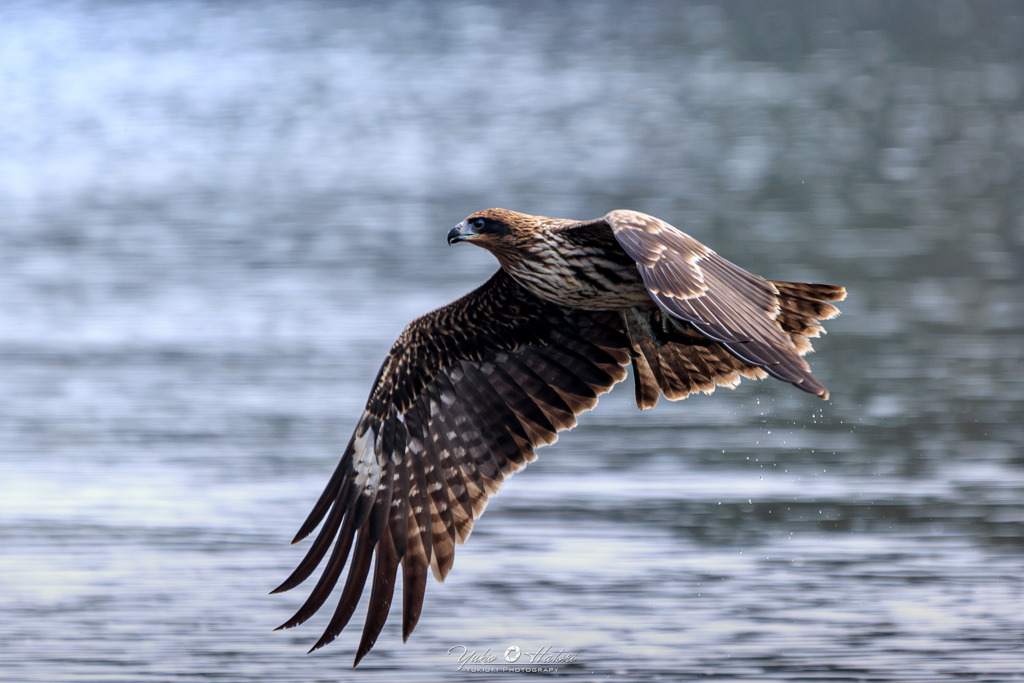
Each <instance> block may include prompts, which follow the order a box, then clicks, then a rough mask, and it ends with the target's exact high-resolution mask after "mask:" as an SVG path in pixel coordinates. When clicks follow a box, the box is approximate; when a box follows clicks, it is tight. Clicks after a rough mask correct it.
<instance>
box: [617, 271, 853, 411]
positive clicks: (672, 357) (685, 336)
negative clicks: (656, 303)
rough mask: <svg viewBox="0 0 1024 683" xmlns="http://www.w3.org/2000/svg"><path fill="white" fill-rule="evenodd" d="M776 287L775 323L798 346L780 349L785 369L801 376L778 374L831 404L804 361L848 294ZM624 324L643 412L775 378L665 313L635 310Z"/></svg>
mask: <svg viewBox="0 0 1024 683" xmlns="http://www.w3.org/2000/svg"><path fill="white" fill-rule="evenodd" d="M772 284H773V285H774V286H775V288H776V290H778V299H777V300H778V305H779V308H778V313H777V315H776V317H775V320H776V321H777V322H778V323H779V325H780V326H781V327H782V330H783V332H785V333H786V336H787V337H788V338H789V340H790V342H791V343H792V346H791V347H790V348H789V349H785V348H782V347H781V346H780V347H777V351H778V353H779V354H781V355H780V357H781V358H783V359H786V358H789V359H791V361H784V364H785V363H789V364H788V365H786V367H789V368H791V369H794V368H795V375H794V377H792V378H791V377H789V376H783V375H779V374H778V373H777V372H773V373H772V374H773V375H774V376H776V377H781V378H782V379H784V380H786V381H789V382H790V383H792V384H794V385H795V386H797V387H798V388H800V389H803V390H804V391H808V392H810V393H812V394H816V395H817V396H820V397H821V398H828V389H826V388H825V387H824V386H822V385H821V384H820V383H819V382H818V381H817V380H816V379H814V376H813V375H811V373H810V369H809V368H808V367H807V363H806V362H805V361H803V360H802V359H801V358H800V356H803V355H805V354H807V353H809V352H810V351H812V350H813V349H812V348H811V341H810V340H811V339H813V338H815V337H818V336H820V335H821V334H823V333H824V332H825V330H824V329H823V328H822V327H821V324H820V321H822V320H829V319H830V318H834V317H836V316H837V315H839V309H838V308H836V307H835V306H833V305H832V304H831V303H829V302H831V301H842V300H843V299H845V298H846V289H845V288H843V287H839V286H836V285H825V284H810V283H803V282H772ZM766 313H767V311H766ZM624 319H625V321H626V325H627V329H628V331H629V338H630V342H631V345H632V352H631V356H632V363H633V377H634V382H635V383H636V402H637V407H638V408H640V409H641V410H646V409H648V408H653V407H654V406H655V405H656V404H657V402H658V398H659V396H660V395H664V396H665V398H667V399H669V400H670V401H678V400H680V399H683V398H686V397H687V396H689V395H690V394H692V393H695V392H698V391H699V392H703V393H706V394H710V393H711V392H713V391H714V390H715V387H717V386H724V387H729V388H732V387H734V386H736V385H737V384H738V383H739V381H740V378H741V377H748V378H750V379H763V378H764V377H767V376H768V374H769V373H768V372H766V370H765V369H764V368H763V367H759V366H758V365H755V364H753V363H748V362H745V361H744V360H742V359H741V358H740V357H739V355H740V354H737V353H735V352H730V350H729V349H728V348H726V345H723V344H721V343H718V342H714V341H711V340H709V339H707V338H706V337H704V336H702V335H700V334H699V333H697V332H696V331H695V330H693V329H690V328H688V327H686V326H682V325H680V324H679V323H678V321H676V322H674V323H673V322H670V321H672V320H674V318H672V317H670V316H669V314H668V313H666V312H664V311H661V310H659V309H655V308H652V309H650V310H647V311H636V310H634V311H633V312H631V313H626V314H624ZM794 352H795V353H794ZM773 367H775V366H773ZM769 370H771V368H769Z"/></svg>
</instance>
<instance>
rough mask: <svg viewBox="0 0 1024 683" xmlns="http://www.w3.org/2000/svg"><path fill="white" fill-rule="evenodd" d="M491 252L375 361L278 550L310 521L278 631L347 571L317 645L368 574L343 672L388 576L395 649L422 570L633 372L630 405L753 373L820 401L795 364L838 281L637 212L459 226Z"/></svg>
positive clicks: (441, 559) (413, 613) (367, 634)
mask: <svg viewBox="0 0 1024 683" xmlns="http://www.w3.org/2000/svg"><path fill="white" fill-rule="evenodd" d="M457 242H469V243H471V244H475V245H477V246H480V247H483V248H484V249H487V250H488V251H490V252H491V253H492V254H494V256H495V257H496V258H497V259H498V262H499V264H500V266H501V268H500V269H499V270H498V271H497V272H496V273H494V275H492V276H491V278H490V279H489V280H487V282H485V283H484V284H483V285H481V286H480V287H478V288H477V289H475V290H473V291H472V292H470V293H469V294H466V295H465V296H463V297H461V298H459V299H457V300H455V301H453V302H452V303H450V304H448V305H447V306H442V307H441V308H439V309H437V310H435V311H432V312H430V313H427V314H426V315H424V316H421V317H419V318H417V319H415V320H413V321H412V322H411V323H409V324H408V325H407V326H406V328H405V330H404V331H403V332H402V334H401V335H400V336H399V337H398V340H397V341H396V342H395V344H394V346H392V348H391V351H390V352H389V353H388V355H387V358H385V360H384V364H383V365H382V366H381V369H380V372H379V373H378V375H377V379H376V381H375V382H374V385H373V389H372V390H371V392H370V397H369V400H368V401H367V404H366V409H365V410H364V411H363V414H362V416H361V417H360V418H359V422H358V423H357V424H356V429H355V433H354V434H353V435H352V439H351V440H350V441H349V443H348V446H347V447H346V449H345V452H344V454H343V455H342V458H341V462H340V463H339V464H338V466H337V468H336V469H335V471H334V475H333V476H332V477H331V479H330V481H329V482H328V483H327V486H326V488H325V489H324V491H323V493H322V494H321V496H320V498H319V500H318V501H317V502H316V504H315V505H314V507H313V510H312V512H310V514H309V517H308V518H307V519H306V521H305V523H304V524H303V525H302V527H301V528H300V529H299V531H298V533H297V534H296V536H295V539H294V540H293V541H292V542H293V543H296V542H298V541H300V540H302V539H303V538H305V537H306V536H308V535H309V534H310V533H312V532H313V531H314V530H315V529H316V528H317V527H318V526H319V527H320V531H319V533H318V534H317V536H316V538H315V539H314V541H313V543H312V545H311V546H310V548H309V550H308V552H307V553H306V556H305V558H304V559H303V560H302V561H301V562H300V563H299V566H298V567H297V568H296V569H295V571H294V572H292V574H291V576H289V577H288V578H287V579H286V580H285V581H284V583H282V584H281V585H280V586H278V587H277V588H276V589H275V590H274V591H273V592H274V593H277V592H281V591H285V590H288V589H290V588H294V587H295V586H297V585H299V584H300V583H302V582H303V581H305V580H306V579H307V578H309V576H310V575H311V574H312V573H313V572H314V570H315V569H316V568H317V566H319V565H320V563H321V562H322V561H323V559H324V557H325V556H326V555H327V554H328V551H330V556H329V558H328V560H327V564H326V566H325V568H324V570H323V573H322V574H321V575H320V578H319V580H318V581H317V583H316V585H315V586H314V588H313V590H312V592H311V593H310V596H309V598H308V599H307V600H306V602H305V603H304V604H303V605H302V607H300V608H299V610H298V612H296V613H295V615H294V616H293V617H292V618H291V619H289V620H288V621H287V622H285V623H284V624H282V625H281V626H280V627H279V628H291V627H293V626H297V625H299V624H301V623H302V622H304V621H306V620H307V619H308V618H309V617H310V616H312V615H313V614H314V613H315V612H316V611H317V610H319V609H320V607H321V606H322V605H323V604H324V602H325V601H326V600H327V598H328V597H329V595H330V594H331V592H332V591H333V589H334V588H335V586H336V584H337V582H338V580H339V578H340V577H341V574H342V571H343V570H344V568H345V566H346V564H347V565H348V573H347V576H346V579H345V582H344V587H343V588H342V591H341V595H340V598H339V600H338V604H337V606H336V608H335V610H334V614H333V617H332V618H331V620H330V623H329V624H328V626H327V628H326V629H325V631H324V633H323V635H322V636H321V637H320V639H319V640H318V641H317V642H316V644H314V645H313V647H312V649H311V651H312V650H315V649H317V648H319V647H322V646H323V645H326V644H327V643H329V642H331V641H332V640H334V638H336V637H337V636H338V634H339V633H340V632H341V631H342V629H344V628H345V626H346V625H347V624H348V622H349V620H350V619H351V617H352V613H353V611H354V610H355V607H356V604H357V603H358V602H359V598H360V596H361V595H362V593H363V589H364V587H365V584H366V582H367V580H368V578H369V577H370V575H371V565H372V583H371V589H370V603H369V610H368V613H367V615H366V621H365V625H364V627H363V634H362V639H361V641H360V643H359V646H358V649H357V650H356V656H355V662H354V664H353V666H354V665H357V664H358V663H359V660H361V659H362V658H363V656H364V655H366V653H367V652H369V651H370V648H372V647H373V644H374V642H375V641H376V639H377V636H378V634H379V633H380V631H381V628H383V626H384V622H385V621H386V620H387V617H388V612H389V611H390V608H391V601H392V598H393V596H394V591H395V582H396V579H397V577H398V568H399V567H401V569H402V637H403V639H406V638H408V637H409V634H410V633H411V632H412V630H413V628H414V627H415V626H416V622H417V621H418V619H419V616H420V609H421V606H422V604H423V594H424V591H425V589H426V581H427V572H428V567H429V569H430V571H432V573H433V574H434V576H435V577H436V578H437V580H439V581H442V580H444V578H445V576H446V575H447V574H448V572H449V571H450V570H451V568H452V563H453V562H454V557H455V545H456V544H460V543H462V542H464V541H465V540H466V538H468V536H469V534H470V531H472V529H473V523H474V520H476V519H477V518H478V517H480V515H481V514H483V511H484V508H485V507H486V505H487V499H488V497H489V496H491V495H494V494H495V493H497V491H498V489H499V488H500V487H501V484H502V482H503V481H504V480H505V479H506V478H508V477H509V476H510V475H511V474H513V473H515V472H517V471H518V470H520V469H522V468H523V467H524V466H525V465H526V463H528V462H532V461H533V460H535V459H536V457H537V456H536V454H535V453H534V449H536V448H537V447H539V446H546V445H549V444H552V443H554V442H555V441H556V440H557V439H558V432H560V431H562V430H565V429H571V428H572V427H574V426H575V425H576V416H577V415H578V414H580V413H581V412H583V411H586V410H589V409H591V408H593V407H594V406H595V405H596V404H597V398H598V396H600V395H601V394H603V393H605V392H607V391H608V390H610V389H611V388H612V386H614V385H615V384H616V383H617V382H620V381H622V380H623V379H625V377H626V370H625V368H626V366H629V365H631V366H632V368H633V377H634V383H635V388H636V401H637V406H638V407H639V408H641V409H647V408H651V407H653V406H654V405H655V404H656V403H657V402H658V399H659V397H660V396H662V395H664V396H665V397H666V398H668V399H670V400H673V401H675V400H679V399H682V398H685V397H686V396H688V395H690V394H691V393H693V392H696V391H702V392H706V393H710V392H711V391H713V390H714V388H715V386H716V385H721V386H728V387H732V386H735V385H736V384H737V383H738V382H739V380H740V377H741V376H742V377H750V378H762V377H765V376H767V375H770V376H772V377H776V378H778V379H781V380H783V381H785V382H789V383H790V384H793V385H794V386H796V387H797V388H798V389H802V390H804V391H807V392H809V393H812V394H815V395H817V396H820V397H821V398H828V390H827V389H825V387H824V386H822V385H821V384H820V383H819V382H818V381H817V380H816V379H815V378H814V377H813V376H812V375H811V372H810V368H809V367H808V365H807V362H806V361H805V360H804V359H803V355H804V354H805V353H807V352H808V351H810V350H811V344H810V341H809V339H811V338H813V337H817V336H818V335H819V334H820V333H821V332H822V328H821V327H820V326H819V324H818V321H820V320H827V319H829V318H833V317H835V316H836V315H838V314H839V311H838V309H837V308H836V307H835V306H833V305H832V304H831V303H829V302H831V301H841V300H842V299H844V298H845V297H846V290H845V289H844V288H843V287H839V286H836V285H823V284H805V283H794V282H778V281H772V280H765V279H764V278H761V277H759V276H757V275H753V274H752V273H748V272H747V271H745V270H743V269H742V268H740V267H739V266H736V265H734V264H733V263H730V262H729V261H727V260H725V259H723V258H722V257H720V256H719V255H718V254H716V253H715V252H714V251H712V250H711V249H709V248H708V247H706V246H704V245H703V244H701V243H700V242H698V241H697V240H695V239H694V238H692V237H690V236H689V235H687V234H685V233H683V232H681V231H679V230H677V229H676V228H674V227H672V226H671V225H669V224H668V223H666V222H664V221H662V220H659V219H657V218H654V217H653V216H648V215H646V214H642V213H639V212H636V211H623V210H618V211H612V212H610V213H608V214H606V215H605V216H604V217H603V218H599V219H597V220H593V221H572V220H565V219H555V218H545V217H542V216H530V215H526V214H522V213H516V212H514V211H508V210H505V209H488V210H486V211H481V212H479V213H475V214H472V215H471V216H469V217H468V218H466V220H464V221H462V222H461V223H459V224H458V225H457V226H455V227H454V228H452V229H451V231H450V232H449V233H448V243H449V244H455V243H457Z"/></svg>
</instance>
